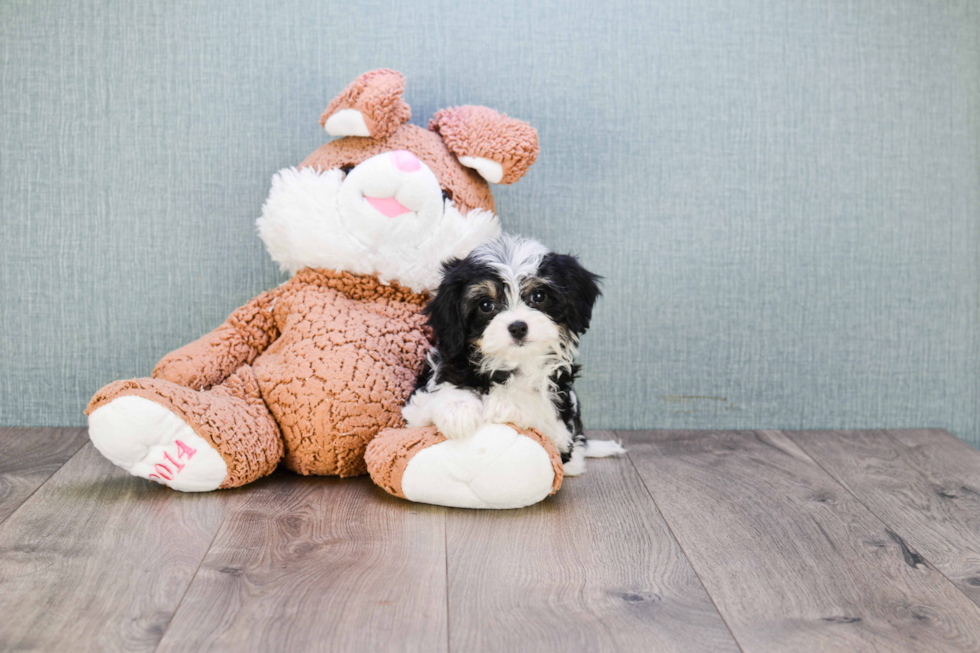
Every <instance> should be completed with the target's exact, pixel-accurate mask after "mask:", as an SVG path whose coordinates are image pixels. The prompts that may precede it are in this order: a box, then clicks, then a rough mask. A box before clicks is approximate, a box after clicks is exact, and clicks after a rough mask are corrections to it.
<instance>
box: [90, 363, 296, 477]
mask: <svg viewBox="0 0 980 653" xmlns="http://www.w3.org/2000/svg"><path fill="white" fill-rule="evenodd" d="M85 412H86V413H87V414H88V424H89V437H90V438H91V440H92V444H93V445H95V448H96V449H98V450H99V452H100V453H101V454H102V455H104V456H105V457H106V458H108V459H109V460H110V461H111V462H112V463H113V464H115V465H118V466H119V467H122V468H123V469H125V470H126V471H127V472H129V473H130V474H133V475H134V476H139V477H141V478H146V479H149V480H152V481H156V482H157V483H161V484H163V485H166V486H168V487H170V488H173V489H174V490H180V491H182V492H207V491H209V490H216V489H218V488H229V487H238V486H240V485H244V484H245V483H248V482H250V481H254V480H255V479H257V478H260V477H262V476H265V475H266V474H269V473H271V472H272V471H273V470H274V469H275V468H276V465H277V464H278V462H279V459H280V458H282V453H283V445H282V438H281V437H280V435H279V427H278V426H276V423H275V421H274V420H273V419H272V416H271V415H270V414H269V412H268V409H267V408H266V407H265V404H264V403H263V401H262V398H261V396H260V394H259V391H258V387H257V385H256V384H255V379H254V377H253V376H252V373H251V369H249V368H247V367H243V368H240V369H239V370H238V372H236V373H235V374H233V375H232V376H230V377H229V378H228V379H227V380H226V381H225V382H224V383H223V384H222V385H220V386H217V387H215V388H212V389H211V390H207V391H203V392H201V391H198V390H192V389H190V388H185V387H184V386H180V385H177V384H175V383H170V382H169V381H163V380H161V379H134V380H131V381H117V382H116V383H110V384H109V385H107V386H106V387H104V388H102V389H101V390H99V391H98V392H97V393H96V394H95V397H93V398H92V401H91V403H89V406H88V409H86V411H85Z"/></svg>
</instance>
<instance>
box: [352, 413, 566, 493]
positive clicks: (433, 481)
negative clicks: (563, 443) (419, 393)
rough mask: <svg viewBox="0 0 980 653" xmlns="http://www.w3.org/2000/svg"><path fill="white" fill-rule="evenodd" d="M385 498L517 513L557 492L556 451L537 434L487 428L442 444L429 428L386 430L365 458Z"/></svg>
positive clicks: (500, 426) (558, 468)
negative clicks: (392, 496)
mask: <svg viewBox="0 0 980 653" xmlns="http://www.w3.org/2000/svg"><path fill="white" fill-rule="evenodd" d="M365 461H366V462H367V466H368V472H369V473H370V474H371V479H372V480H373V481H374V482H375V483H376V484H377V485H379V486H380V487H382V488H384V489H385V490H386V491H387V492H389V493H390V494H394V495H395V496H399V497H402V498H404V499H408V500H409V501H417V502H420V503H431V504H435V505H439V506H451V507H455V508H523V507H524V506H530V505H532V504H535V503H537V502H539V501H541V500H542V499H544V498H545V497H547V496H548V495H549V494H554V493H555V492H557V491H558V488H560V487H561V481H562V475H563V472H562V465H561V457H560V456H559V454H558V449H557V448H556V447H555V445H554V444H553V443H552V442H551V440H549V439H548V438H546V437H544V436H543V435H541V434H540V433H538V432H537V431H533V430H525V429H516V428H514V427H512V426H509V425H504V424H488V425H486V426H483V427H482V428H480V429H479V430H478V431H477V432H476V433H474V434H473V435H472V436H471V437H468V438H463V439H459V440H447V439H446V438H444V437H443V436H442V435H440V434H439V433H438V432H437V431H436V429H435V427H432V426H428V427H422V428H415V429H386V430H384V431H382V432H381V433H379V434H378V436H377V437H376V438H375V439H374V440H372V441H371V444H370V445H368V450H367V454H366V455H365Z"/></svg>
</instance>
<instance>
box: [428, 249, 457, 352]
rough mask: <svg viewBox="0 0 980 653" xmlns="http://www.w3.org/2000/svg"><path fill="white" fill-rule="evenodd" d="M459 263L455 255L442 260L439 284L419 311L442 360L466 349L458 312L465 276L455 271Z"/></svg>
mask: <svg viewBox="0 0 980 653" xmlns="http://www.w3.org/2000/svg"><path fill="white" fill-rule="evenodd" d="M462 265H463V261H462V260H461V259H458V258H455V259H452V260H450V261H446V262H445V263H443V265H442V283H440V284H439V289H438V290H436V296H435V297H434V298H433V299H432V300H431V301H430V302H429V303H428V305H427V306H426V307H425V309H424V310H423V314H424V315H427V316H428V317H429V320H428V322H429V326H430V327H432V330H433V331H434V332H435V334H436V340H437V344H436V346H437V347H438V348H439V352H440V353H441V354H442V355H443V357H444V358H445V359H446V360H452V359H455V358H457V357H458V356H459V355H460V354H463V353H465V350H466V324H465V323H464V322H463V314H462V312H461V307H462V301H463V293H464V292H465V290H466V279H465V278H464V277H463V276H461V275H460V274H459V272H460V268H461V267H462Z"/></svg>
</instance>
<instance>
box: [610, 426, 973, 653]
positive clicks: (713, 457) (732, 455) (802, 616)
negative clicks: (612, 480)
mask: <svg viewBox="0 0 980 653" xmlns="http://www.w3.org/2000/svg"><path fill="white" fill-rule="evenodd" d="M624 435H625V436H627V448H628V449H629V456H630V458H631V459H632V460H633V461H634V463H635V464H636V467H637V469H638V471H639V472H640V475H641V476H642V478H643V481H644V482H645V483H646V485H647V487H648V488H649V489H650V490H651V492H652V493H653V496H654V498H655V499H656V501H657V503H658V505H659V506H660V509H661V510H662V511H663V514H664V517H665V518H666V520H667V523H668V524H670V527H671V529H672V530H673V533H674V534H675V536H676V537H677V539H678V541H679V542H680V544H681V546H682V547H683V548H684V552H685V553H686V554H687V556H688V558H689V559H690V561H691V563H692V565H693V566H694V569H695V570H696V571H697V572H698V574H699V576H700V577H701V580H702V581H703V583H704V585H705V587H706V588H707V590H708V592H709V594H710V595H711V597H712V599H713V600H714V602H715V604H716V605H717V607H718V609H719V611H720V612H721V614H722V616H723V617H724V618H725V620H726V623H727V624H728V625H729V627H730V628H731V630H732V632H733V633H734V635H735V638H736V639H737V640H738V643H739V645H740V646H741V648H742V649H743V650H744V651H746V652H747V653H749V652H755V651H849V652H853V651H915V652H921V651H975V650H977V649H978V648H980V608H978V607H977V606H976V605H974V604H973V603H972V602H971V601H970V600H969V599H968V598H967V597H966V596H965V595H963V594H962V593H961V592H959V591H958V590H957V589H956V588H955V587H954V586H953V585H952V584H951V583H950V582H949V581H948V580H947V579H946V578H945V577H943V576H942V575H941V574H940V573H939V572H937V571H936V570H935V569H934V568H933V567H931V566H930V565H929V564H928V563H927V562H926V561H925V560H923V558H922V556H921V555H920V554H919V553H918V552H917V551H916V550H915V549H914V548H913V547H911V546H910V545H909V544H908V543H907V542H906V541H905V540H903V539H902V537H901V536H900V535H899V534H897V533H895V532H894V531H892V530H890V529H889V528H888V527H887V526H886V525H885V524H883V523H882V522H881V521H880V520H879V519H878V518H877V517H875V516H874V514H872V513H871V512H870V511H869V510H868V509H867V508H866V507H865V506H864V505H863V504H861V503H860V502H858V501H857V500H855V499H854V497H852V496H851V494H850V493H849V492H847V490H845V489H844V488H843V487H841V485H840V484H838V483H837V482H836V481H835V480H834V479H833V478H831V477H830V476H829V475H828V474H827V473H826V472H824V471H823V470H822V469H820V468H819V467H818V466H817V465H816V464H815V463H814V462H813V461H812V460H811V459H810V458H809V457H808V456H807V455H806V454H805V453H804V452H803V451H802V450H801V449H800V448H799V447H797V446H796V445H795V444H794V443H793V442H792V441H791V440H790V439H789V438H787V437H786V436H785V435H783V434H781V433H778V432H756V433H753V432H740V433H723V432H711V433H706V432H701V433H695V432H647V433H634V434H631V435H629V434H625V433H624Z"/></svg>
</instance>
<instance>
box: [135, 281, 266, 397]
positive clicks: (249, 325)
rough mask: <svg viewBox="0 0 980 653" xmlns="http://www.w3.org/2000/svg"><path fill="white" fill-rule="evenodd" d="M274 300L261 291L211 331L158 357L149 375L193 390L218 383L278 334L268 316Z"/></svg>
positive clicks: (253, 356)
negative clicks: (160, 357)
mask: <svg viewBox="0 0 980 653" xmlns="http://www.w3.org/2000/svg"><path fill="white" fill-rule="evenodd" d="M274 303H275V297H274V296H273V295H272V294H271V293H267V292H265V293H262V294H261V295H259V296H258V297H256V298H255V299H253V300H252V301H250V302H248V303H247V304H245V305H244V306H242V307H241V308H239V309H237V310H236V311H235V312H234V313H232V314H231V315H230V316H229V317H228V319H227V320H225V321H224V323H222V324H221V326H219V327H218V328H216V329H215V330H214V331H212V332H211V333H209V334H207V335H206V336H203V337H201V338H199V339H197V340H195V341H194V342H192V343H189V344H187V345H184V346H183V347H181V348H180V349H177V350H176V351H172V352H170V353H169V354H167V355H166V356H164V357H163V358H162V359H160V362H159V363H157V364H156V367H155V368H153V378H155V379H164V380H166V381H171V382H173V383H176V384H178V385H182V386H185V387H188V388H193V389H195V390H206V389H208V388H210V387H211V386H215V385H218V384H220V383H221V382H222V381H224V380H225V379H226V378H228V377H229V376H230V375H231V374H233V373H234V372H235V370H237V369H238V368H239V367H241V366H242V365H248V364H251V363H252V361H254V360H255V358H256V357H257V356H258V355H259V354H261V353H262V352H263V351H265V348H266V347H268V346H269V345H271V344H272V343H273V342H275V340H276V338H278V337H279V328H278V327H277V326H276V322H275V319H274V318H273V316H272V306H273V304H274Z"/></svg>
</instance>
